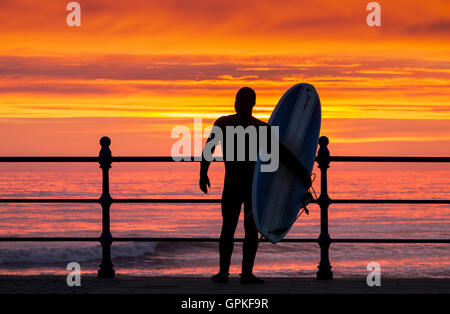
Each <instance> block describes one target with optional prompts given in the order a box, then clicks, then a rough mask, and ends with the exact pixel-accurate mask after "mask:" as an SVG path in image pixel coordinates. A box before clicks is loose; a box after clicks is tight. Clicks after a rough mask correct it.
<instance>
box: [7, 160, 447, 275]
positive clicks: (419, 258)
mask: <svg viewBox="0 0 450 314" xmlns="http://www.w3.org/2000/svg"><path fill="white" fill-rule="evenodd" d="M198 173H199V165H198V163H186V162H184V163H151V164H150V163H147V164H146V163H135V164H132V163H118V164H113V167H112V169H111V171H110V181H111V196H112V197H113V198H116V199H120V198H215V199H217V198H220V196H221V192H222V187H223V175H224V171H223V165H222V164H221V163H214V164H213V165H212V166H211V169H210V174H209V177H210V180H211V189H210V191H209V193H208V194H207V195H203V194H202V192H201V191H200V190H199V187H198ZM314 173H315V174H316V175H317V179H316V180H315V181H314V185H313V186H314V188H315V191H316V193H317V195H319V194H320V171H319V170H318V169H315V170H314ZM100 194H101V170H100V169H99V168H98V164H94V163H92V164H90V163H74V164H69V163H67V164H47V163H40V164H38V163H34V164H17V163H10V164H2V165H1V168H0V198H98V197H99V196H100ZM328 194H329V196H330V197H331V198H332V199H447V200H448V199H450V165H445V164H438V163H436V164H426V165H425V164H417V163H410V164H394V163H337V162H336V163H332V165H331V167H330V169H329V171H328ZM309 210H310V213H309V215H305V214H303V215H302V216H301V217H300V218H299V220H298V221H297V222H296V223H295V225H294V226H293V227H292V229H291V231H290V232H289V234H288V235H287V238H317V237H318V236H319V233H320V208H319V207H318V206H317V205H316V204H311V205H309ZM101 215H102V210H101V207H100V205H98V204H3V203H2V204H0V237H49V236H52V237H84V236H87V237H98V236H100V234H101V225H102V224H101ZM220 229H221V211H220V204H113V205H112V207H111V232H112V235H113V236H116V237H119V236H120V237H211V238H217V237H218V236H219V234H220ZM329 233H330V236H331V237H332V238H352V239H353V238H356V239H365V238H371V239H372V238H376V239H384V238H396V239H397V238H398V239H408V238H423V239H450V205H437V204H436V205H434V204H433V205H424V204H382V205H380V204H332V205H331V206H330V208H329ZM242 236H243V213H242V214H241V217H240V222H239V225H238V228H237V231H236V237H242ZM112 260H113V264H114V268H115V270H116V272H117V274H122V275H134V276H195V277H208V276H211V275H212V274H214V273H216V272H217V271H218V263H219V254H218V243H215V242H213V243H195V242H192V243H190V242H188V243H186V242H117V243H113V245H112ZM241 260H242V245H241V244H240V243H236V244H235V248H234V254H233V258H232V266H231V270H230V272H231V275H232V276H237V275H238V274H239V272H240V265H241ZM319 260H320V249H319V246H318V244H317V243H277V244H272V243H267V242H261V243H260V245H259V248H258V254H257V257H256V262H255V269H254V271H255V274H257V275H260V276H263V277H314V276H315V275H316V272H317V266H318V264H319ZM100 261H101V247H100V245H99V244H98V243H95V242H92V243H91V242H81V243H78V242H58V243H54V242H53V243H52V242H37V243H36V242H0V274H1V275H18V274H20V275H43V274H58V275H62V274H67V273H68V272H69V271H68V270H67V265H68V263H71V262H77V263H79V264H80V267H81V273H82V274H95V273H96V272H97V270H98V266H99V263H100ZM330 262H331V265H332V271H333V273H334V276H335V277H336V278H339V277H346V278H348V277H360V278H365V277H366V276H367V274H368V273H369V270H368V269H367V265H368V264H369V263H371V262H376V263H378V264H379V265H380V269H381V275H382V277H383V276H387V277H434V278H450V244H385V243H376V244H370V243H356V244H355V243H348V244H340V243H333V244H332V245H331V247H330Z"/></svg>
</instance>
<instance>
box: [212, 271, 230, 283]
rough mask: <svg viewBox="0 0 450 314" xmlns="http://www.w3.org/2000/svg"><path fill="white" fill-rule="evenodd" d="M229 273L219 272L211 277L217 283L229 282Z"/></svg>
mask: <svg viewBox="0 0 450 314" xmlns="http://www.w3.org/2000/svg"><path fill="white" fill-rule="evenodd" d="M229 275H230V274H229V273H218V274H215V275H214V276H212V277H211V280H212V281H214V282H217V283H227V282H228V276H229Z"/></svg>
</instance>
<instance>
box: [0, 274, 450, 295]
mask: <svg viewBox="0 0 450 314" xmlns="http://www.w3.org/2000/svg"><path fill="white" fill-rule="evenodd" d="M265 280H266V283H265V284H264V285H241V284H240V282H239V279H238V278H230V282H229V283H227V284H215V283H213V282H211V281H210V279H209V278H191V277H133V276H120V275H118V276H117V277H116V278H115V279H98V278H97V277H95V276H82V278H81V287H68V286H67V284H66V277H64V276H47V275H45V276H0V293H1V294H11V293H13V294H15V293H33V294H34V293H43V294H54V293H56V294H61V293H63V294H66V293H77V294H79V293H82V294H83V293H90V294H91V293H99V294H104V293H132V294H135V293H138V294H141V293H146V294H274V293H275V294H311V293H313V294H316V293H319V294H335V293H344V294H350V293H351V294H353V293H356V294H372V293H382V294H409V293H413V294H414V293H438V294H442V293H446V294H448V293H450V278H447V279H431V278H410V279H405V278H403V279H399V278H382V280H381V287H368V286H367V285H366V282H365V278H364V279H362V278H361V279H359V278H356V279H355V278H350V279H339V278H338V279H334V280H331V281H318V280H316V279H314V278H265Z"/></svg>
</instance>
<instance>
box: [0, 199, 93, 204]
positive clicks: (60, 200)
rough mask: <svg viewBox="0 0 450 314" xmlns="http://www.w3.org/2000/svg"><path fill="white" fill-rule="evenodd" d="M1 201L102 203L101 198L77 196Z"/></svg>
mask: <svg viewBox="0 0 450 314" xmlns="http://www.w3.org/2000/svg"><path fill="white" fill-rule="evenodd" d="M0 203H42V204H44V203H76V204H79V203H96V204H98V203H100V201H99V199H98V198H97V199H95V198H94V199H77V198H21V199H16V198H0Z"/></svg>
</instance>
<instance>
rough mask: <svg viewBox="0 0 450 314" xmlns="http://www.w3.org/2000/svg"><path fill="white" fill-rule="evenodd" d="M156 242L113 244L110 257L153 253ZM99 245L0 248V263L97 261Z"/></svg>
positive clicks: (99, 251) (99, 250)
mask: <svg viewBox="0 0 450 314" xmlns="http://www.w3.org/2000/svg"><path fill="white" fill-rule="evenodd" d="M156 246H157V243H120V244H113V247H112V249H111V257H112V258H126V257H138V256H143V255H146V254H153V253H155V251H156ZM100 260H101V246H100V245H91V246H83V247H80V246H77V247H30V248H24V249H14V248H8V249H0V265H8V264H15V266H17V264H56V263H61V262H89V261H95V262H97V261H98V262H99V261H100Z"/></svg>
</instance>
